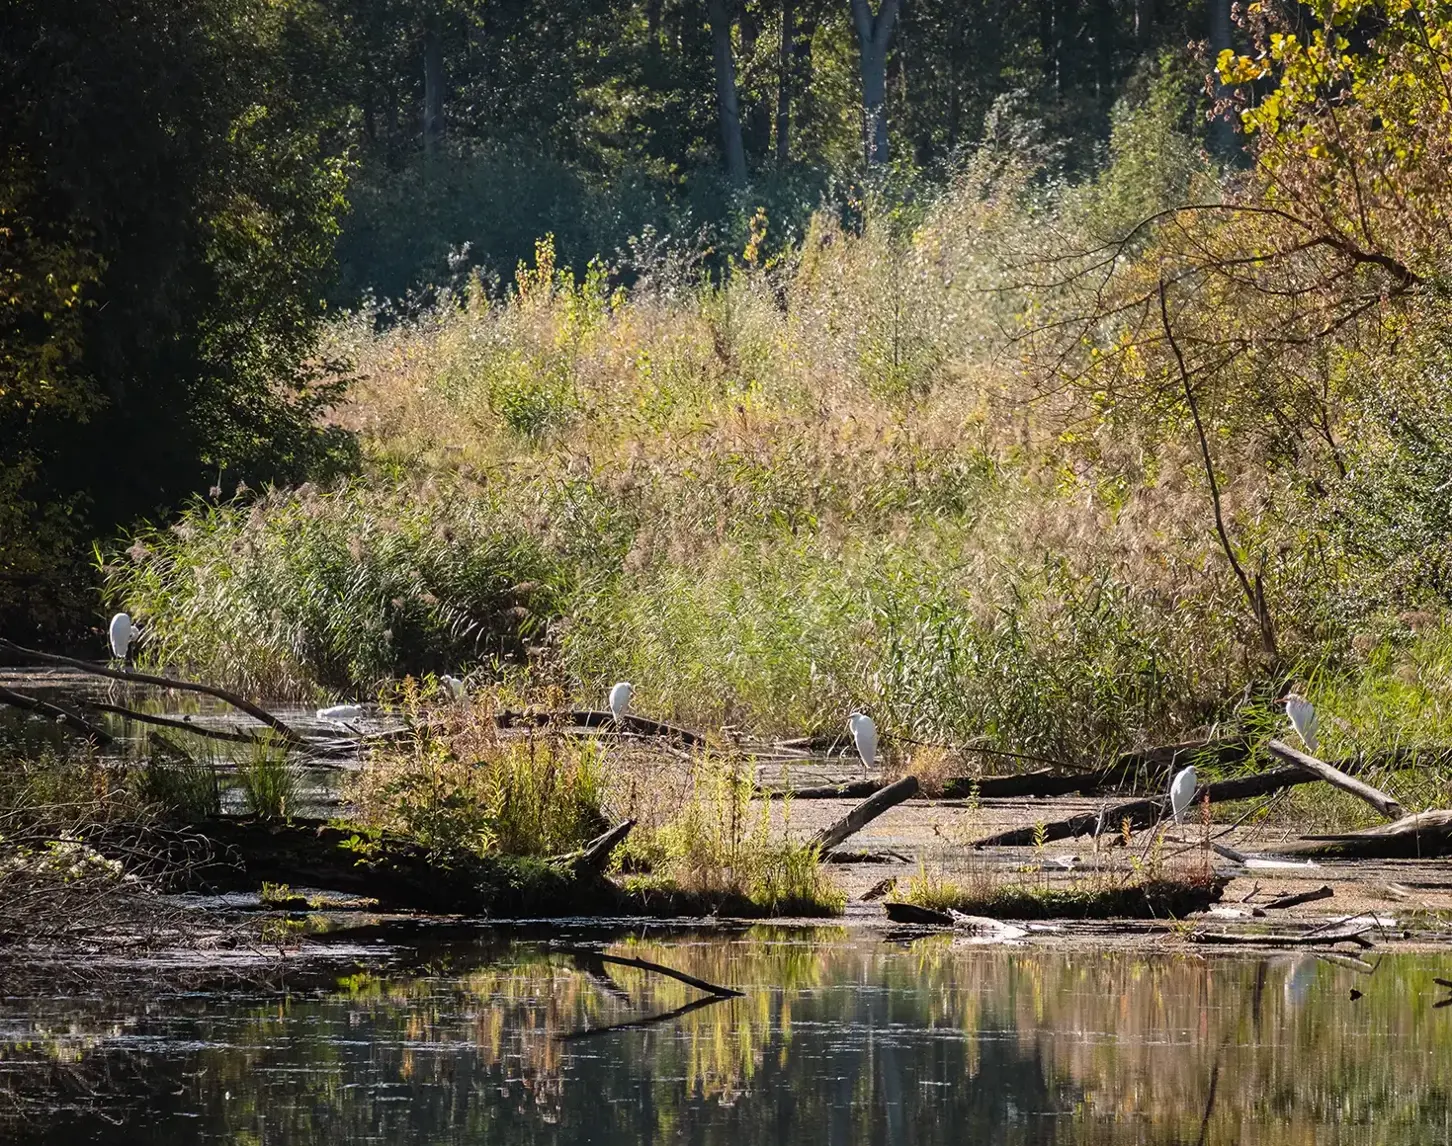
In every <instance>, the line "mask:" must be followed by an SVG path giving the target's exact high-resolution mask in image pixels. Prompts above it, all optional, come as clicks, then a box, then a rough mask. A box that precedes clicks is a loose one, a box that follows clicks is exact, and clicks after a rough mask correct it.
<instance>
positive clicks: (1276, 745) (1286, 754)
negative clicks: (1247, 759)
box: [1268, 740, 1404, 820]
mask: <svg viewBox="0 0 1452 1146" xmlns="http://www.w3.org/2000/svg"><path fill="white" fill-rule="evenodd" d="M1268 747H1269V749H1270V754H1271V755H1272V756H1275V757H1278V758H1279V759H1281V760H1284V761H1286V763H1288V764H1294V765H1295V766H1296V767H1298V768H1304V769H1305V770H1306V771H1307V772H1310V773H1311V774H1312V775H1314V776H1315V777H1316V778H1317V779H1319V780H1325V781H1326V783H1328V784H1331V785H1333V786H1335V787H1337V788H1340V789H1341V790H1342V791H1344V792H1350V793H1351V794H1352V795H1353V796H1356V797H1357V798H1358V799H1362V800H1365V801H1366V802H1367V803H1368V804H1370V805H1371V806H1372V807H1373V808H1375V809H1376V810H1377V811H1378V812H1380V813H1381V814H1382V815H1383V816H1385V817H1386V818H1387V819H1389V820H1398V819H1401V817H1402V815H1403V814H1404V813H1403V811H1402V806H1401V804H1399V803H1397V801H1396V800H1394V799H1392V798H1391V797H1390V796H1388V795H1387V794H1386V793H1385V792H1382V791H1379V790H1378V789H1376V788H1373V787H1372V786H1371V785H1370V784H1367V783H1364V782H1363V781H1361V780H1358V779H1356V778H1355V777H1354V776H1348V775H1347V774H1346V773H1345V772H1342V771H1341V770H1340V769H1339V768H1333V767H1332V766H1331V765H1330V764H1327V763H1326V762H1325V761H1323V760H1318V759H1317V758H1316V757H1314V756H1310V755H1307V754H1306V753H1304V752H1299V751H1297V750H1296V749H1294V748H1292V747H1291V746H1290V745H1289V744H1283V743H1281V741H1279V740H1272V741H1271V742H1270V744H1269V746H1268Z"/></svg>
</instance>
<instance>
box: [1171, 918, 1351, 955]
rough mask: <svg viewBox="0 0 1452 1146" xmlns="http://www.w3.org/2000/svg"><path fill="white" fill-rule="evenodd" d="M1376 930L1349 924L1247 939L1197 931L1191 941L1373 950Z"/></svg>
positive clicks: (1244, 945) (1245, 945)
mask: <svg viewBox="0 0 1452 1146" xmlns="http://www.w3.org/2000/svg"><path fill="white" fill-rule="evenodd" d="M1374 930H1376V922H1375V921H1374V920H1373V921H1372V922H1369V923H1356V924H1348V925H1347V926H1345V927H1341V928H1338V929H1336V930H1328V931H1317V932H1309V931H1308V932H1305V933H1302V934H1298V935H1250V934H1240V933H1227V932H1223V931H1197V932H1196V933H1195V934H1194V935H1192V936H1191V937H1190V938H1191V940H1192V941H1193V942H1195V943H1220V944H1235V945H1239V946H1242V947H1320V946H1327V947H1330V946H1334V945H1335V944H1337V943H1355V944H1356V945H1357V946H1358V947H1362V948H1368V949H1369V948H1372V947H1375V946H1376V944H1374V943H1373V942H1372V941H1371V940H1370V939H1368V938H1366V936H1367V933H1368V932H1371V931H1374Z"/></svg>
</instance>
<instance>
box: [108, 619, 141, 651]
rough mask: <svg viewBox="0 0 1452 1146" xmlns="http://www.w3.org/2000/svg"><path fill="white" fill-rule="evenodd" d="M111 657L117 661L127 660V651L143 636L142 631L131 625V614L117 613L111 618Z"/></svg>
mask: <svg viewBox="0 0 1452 1146" xmlns="http://www.w3.org/2000/svg"><path fill="white" fill-rule="evenodd" d="M110 636H111V655H112V656H113V657H115V658H116V659H117V660H120V661H124V660H125V659H126V650H127V649H129V648H130V647H131V642H132V641H134V640H136V638H137V637H139V636H141V630H140V629H138V628H137V627H136V626H135V625H133V624H132V623H131V615H130V614H129V613H117V614H116V615H115V616H114V617H112V618H111V629H110Z"/></svg>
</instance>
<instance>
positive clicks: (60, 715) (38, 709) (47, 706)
mask: <svg viewBox="0 0 1452 1146" xmlns="http://www.w3.org/2000/svg"><path fill="white" fill-rule="evenodd" d="M0 704H8V705H10V706H11V707H12V708H19V709H23V710H25V711H26V712H35V713H39V714H40V715H41V716H49V717H50V718H51V719H52V720H58V721H60V722H61V723H62V724H64V725H65V726H66V727H67V728H69V729H70V730H71V731H73V732H79V733H80V734H81V735H82V736H85V737H88V738H90V739H91V740H94V741H95V742H96V743H97V744H100V745H107V744H110V743H112V742H113V741H114V740H115V739H116V738H115V737H114V736H112V735H111V734H110V733H109V732H107V731H106V730H105V729H104V728H101V727H100V726H98V725H95V724H92V723H91V722H90V721H88V720H86V719H85V718H84V717H81V716H78V715H77V714H76V713H74V712H70V711H68V710H67V709H64V708H62V707H61V706H60V705H58V704H51V703H50V702H49V701H46V700H41V699H39V698H38V697H34V696H26V695H25V693H23V692H16V691H15V690H14V689H13V688H5V687H3V686H0Z"/></svg>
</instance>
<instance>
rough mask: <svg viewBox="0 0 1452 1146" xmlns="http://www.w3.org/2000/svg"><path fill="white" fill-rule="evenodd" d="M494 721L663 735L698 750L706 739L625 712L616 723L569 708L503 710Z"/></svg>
mask: <svg viewBox="0 0 1452 1146" xmlns="http://www.w3.org/2000/svg"><path fill="white" fill-rule="evenodd" d="M494 722H495V724H497V725H498V726H499V727H500V728H530V727H533V728H548V727H550V726H551V725H559V726H569V727H574V728H603V729H606V730H607V731H618V732H634V733H636V734H637V735H639V736H663V737H666V738H668V739H671V740H678V741H680V742H681V743H682V744H685V745H687V746H689V747H693V748H694V747H700V746H703V745H704V744H705V743H706V738H705V737H704V736H702V735H701V734H700V733H699V732H692V731H691V730H690V729H689V728H678V727H677V726H676V725H674V724H666V723H664V722H662V721H659V720H650V719H648V718H647V717H644V716H631V715H630V714H629V713H626V714H625V715H623V716H622V717H620V719H619V720H616V718H615V715H614V714H613V713H609V712H594V711H591V710H589V709H571V710H569V711H566V712H520V711H517V710H513V709H505V710H504V711H503V712H497V713H495V714H494Z"/></svg>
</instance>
